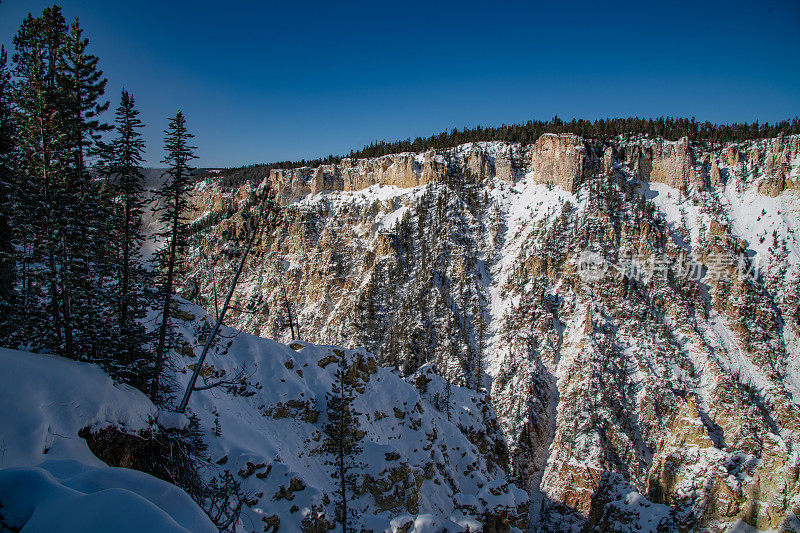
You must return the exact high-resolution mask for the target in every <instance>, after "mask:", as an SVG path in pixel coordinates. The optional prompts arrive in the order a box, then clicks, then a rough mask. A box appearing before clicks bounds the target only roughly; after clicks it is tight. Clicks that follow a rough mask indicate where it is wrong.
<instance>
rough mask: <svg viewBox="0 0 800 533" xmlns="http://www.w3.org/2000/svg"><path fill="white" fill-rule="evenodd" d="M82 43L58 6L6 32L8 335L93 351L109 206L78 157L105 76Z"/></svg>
mask: <svg viewBox="0 0 800 533" xmlns="http://www.w3.org/2000/svg"><path fill="white" fill-rule="evenodd" d="M87 46H88V41H87V40H86V39H84V38H83V37H82V36H81V32H80V28H79V26H78V24H77V21H76V22H75V23H74V24H73V26H72V30H71V31H70V29H69V28H68V27H67V25H66V22H65V21H64V17H63V15H62V14H61V10H60V9H59V8H58V7H57V6H53V7H49V8H47V9H45V10H44V12H43V13H42V15H41V16H40V17H38V18H33V17H32V16H31V15H29V16H28V17H27V18H26V19H25V20H24V21H23V23H22V26H21V27H20V30H19V32H18V33H17V35H16V36H15V38H14V47H15V53H14V57H13V62H14V75H15V76H14V78H15V81H14V89H13V103H14V117H13V118H14V123H15V130H14V137H13V139H14V145H15V147H16V150H17V153H16V156H17V157H16V158H15V162H16V165H15V170H14V173H15V177H16V179H15V186H14V189H13V190H14V200H13V210H14V212H15V213H17V214H18V217H17V220H15V223H14V230H13V232H12V240H13V242H14V244H15V245H16V248H17V250H19V254H18V262H19V267H18V269H17V270H18V272H19V279H18V282H19V285H20V290H19V293H20V294H19V295H18V297H17V305H16V310H17V313H16V314H17V315H18V316H19V323H20V324H22V325H23V326H22V327H21V328H18V338H17V341H16V343H17V344H20V343H24V344H25V345H27V347H28V348H30V349H37V350H38V349H44V350H50V351H54V352H57V353H60V354H62V355H64V356H66V357H72V358H92V359H98V354H101V353H106V352H107V350H105V348H108V347H109V341H110V339H111V338H113V331H112V330H110V329H109V328H108V324H107V317H108V312H107V305H106V304H107V297H106V293H107V291H106V290H105V287H106V286H107V284H108V282H110V281H111V280H110V279H109V278H108V276H107V274H106V272H107V268H106V266H107V258H108V241H107V239H106V236H107V235H108V228H107V224H108V219H109V217H108V207H109V204H108V202H107V198H106V197H105V196H104V195H103V194H102V190H101V188H100V187H99V186H98V185H97V184H96V182H95V181H94V180H92V178H91V176H90V175H89V172H88V171H87V170H86V165H87V158H90V157H92V156H93V155H94V154H95V153H96V152H95V150H96V148H97V132H100V131H103V130H105V129H107V128H108V127H107V126H106V125H104V124H102V123H100V122H99V120H98V118H97V114H98V113H101V112H102V111H103V109H104V108H105V105H106V104H101V103H99V102H98V100H99V98H100V97H101V96H102V93H103V89H104V86H105V81H104V80H102V79H101V78H102V72H100V71H99V70H98V69H97V58H96V57H94V56H92V55H90V54H88V53H87V52H86V48H87ZM76 65H78V66H80V68H77V67H76ZM12 342H15V341H13V340H12ZM98 362H103V361H98Z"/></svg>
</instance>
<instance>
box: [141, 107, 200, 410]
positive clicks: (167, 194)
mask: <svg viewBox="0 0 800 533" xmlns="http://www.w3.org/2000/svg"><path fill="white" fill-rule="evenodd" d="M193 137H194V135H192V134H191V133H189V132H188V131H187V129H186V117H185V116H184V115H183V113H182V112H180V111H178V113H177V114H176V115H175V116H174V117H173V118H172V119H170V122H169V127H168V128H167V130H166V131H165V132H164V151H165V152H166V154H167V155H166V156H165V157H164V159H163V161H162V163H165V164H166V165H167V171H166V173H165V175H166V177H167V179H166V181H165V182H164V185H163V186H162V187H161V188H160V189H159V190H158V191H157V193H156V196H157V198H158V200H159V201H160V203H161V205H160V207H159V213H160V216H159V221H160V222H161V223H162V224H163V227H164V231H163V232H162V234H161V235H160V237H161V238H162V239H163V240H164V242H165V246H164V248H163V249H162V250H161V252H160V253H159V257H158V259H159V262H160V264H161V268H162V270H163V271H164V274H163V279H162V283H161V297H162V298H163V307H162V309H161V313H162V314H161V325H160V327H159V330H158V344H157V346H156V353H155V365H154V369H153V378H152V382H151V388H150V398H151V399H152V400H153V401H154V402H163V401H164V398H163V397H162V392H163V391H162V390H161V388H162V387H161V385H162V383H161V374H162V373H163V371H164V364H165V358H166V351H167V334H168V333H169V332H170V308H171V305H172V291H173V283H174V281H175V277H176V275H177V274H178V270H179V268H180V261H181V258H182V256H183V255H184V252H185V247H186V235H187V229H188V223H187V219H186V209H187V208H188V193H189V188H190V187H191V185H192V183H191V177H192V175H193V174H194V170H195V169H194V168H192V167H190V166H189V163H190V162H191V160H192V159H195V158H196V157H197V156H196V155H195V153H194V150H195V147H194V146H190V145H189V142H190V139H192V138H193Z"/></svg>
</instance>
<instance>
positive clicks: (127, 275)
mask: <svg viewBox="0 0 800 533" xmlns="http://www.w3.org/2000/svg"><path fill="white" fill-rule="evenodd" d="M143 127H144V124H142V122H141V120H139V111H138V110H137V109H136V108H135V105H134V99H133V97H132V96H131V95H130V94H129V93H128V91H126V90H125V89H123V90H122V96H121V98H120V104H119V107H117V110H116V136H115V138H114V139H113V141H112V143H111V145H110V147H108V148H109V153H108V154H107V156H108V161H107V162H106V165H107V166H106V172H107V173H108V177H109V179H110V180H111V182H112V183H113V187H114V196H115V211H114V224H113V240H114V252H115V264H116V269H115V270H116V271H115V273H114V275H115V278H116V279H117V294H116V302H115V304H116V305H115V321H116V326H117V328H118V329H119V342H118V345H119V346H118V349H117V353H118V355H119V360H120V363H122V366H123V369H122V371H123V373H124V374H125V375H124V376H120V377H121V378H122V379H124V380H125V381H128V382H130V383H132V384H134V385H137V386H139V387H141V388H143V387H144V382H145V381H146V379H147V378H146V377H145V366H146V361H145V349H144V345H145V343H146V338H145V332H144V327H143V325H142V324H141V319H143V318H144V316H145V313H146V307H147V303H148V296H149V294H148V287H149V281H150V276H149V275H148V272H147V270H146V269H145V268H144V265H143V264H142V254H141V246H142V243H143V242H144V235H143V234H142V215H143V214H144V210H145V205H146V197H145V191H144V186H143V182H144V176H143V175H142V172H141V166H140V165H141V163H142V161H143V160H144V157H143V153H144V149H145V144H144V140H143V139H142V138H141V133H140V132H139V130H140V129H142V128H143Z"/></svg>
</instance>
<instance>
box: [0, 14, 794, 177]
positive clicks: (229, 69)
mask: <svg viewBox="0 0 800 533" xmlns="http://www.w3.org/2000/svg"><path fill="white" fill-rule="evenodd" d="M50 4H51V2H44V1H40V0H2V3H0V42H2V43H4V44H5V45H6V46H7V47H8V46H9V44H10V42H11V39H12V37H13V35H14V33H16V30H17V28H18V26H19V23H20V21H21V20H22V18H23V17H24V15H25V14H27V13H28V12H33V13H34V14H39V13H41V10H42V8H43V7H45V6H46V5H50ZM60 5H61V6H62V8H63V10H64V14H65V16H66V17H67V18H68V19H71V18H74V17H76V16H77V17H78V18H80V20H81V24H82V26H83V27H84V30H85V33H86V35H87V36H88V37H89V38H90V40H91V45H90V46H91V49H92V50H93V51H94V53H95V54H97V55H99V56H100V58H101V67H102V68H103V70H104V71H105V75H106V76H107V77H108V79H109V85H108V92H107V96H108V97H109V99H110V100H111V104H112V107H113V106H115V105H116V104H117V101H118V98H119V91H120V89H121V88H122V87H123V86H125V87H126V88H127V89H128V90H129V91H130V92H132V94H133V95H134V97H135V98H136V101H137V104H138V107H139V108H140V110H141V112H142V118H143V119H144V121H145V122H146V124H147V128H146V129H147V131H146V139H147V143H148V162H149V163H150V164H153V165H156V164H157V163H158V161H159V159H161V157H162V146H161V144H162V143H161V134H162V131H163V130H164V128H165V127H166V124H167V117H168V116H169V115H173V114H174V113H175V111H176V110H177V109H178V108H180V109H182V110H183V112H184V113H185V114H186V115H187V117H188V123H189V127H190V129H191V130H192V131H193V132H194V133H195V134H196V139H195V140H196V144H197V146H198V154H199V156H200V159H199V161H198V164H199V165H201V166H230V165H239V164H247V163H256V162H267V161H276V160H287V159H290V160H294V159H300V158H306V159H310V158H314V157H318V156H324V155H327V154H330V153H343V152H347V151H349V150H350V149H351V148H356V149H357V148H360V147H361V146H363V145H364V144H367V143H369V142H370V141H372V140H376V139H387V140H395V139H401V138H406V137H409V136H411V137H413V136H417V135H430V134H432V133H438V132H440V131H442V130H445V129H450V128H452V127H459V128H460V127H463V126H474V125H478V124H482V125H498V124H501V123H508V124H510V123H515V122H524V121H526V120H528V119H531V118H535V119H548V118H551V117H552V116H553V115H555V114H557V115H558V116H560V117H561V118H564V119H569V118H572V117H578V118H581V117H582V118H588V119H593V118H600V117H606V116H631V115H636V116H648V117H649V116H659V115H672V116H686V117H690V116H695V117H697V119H698V120H711V121H714V122H729V121H740V122H741V121H753V120H759V121H760V122H765V121H770V122H774V121H776V120H781V119H784V118H789V117H790V116H795V115H798V114H800V41H798V36H799V35H800V1H798V0H763V1H753V2H742V1H736V0H729V1H725V2H722V1H720V2H717V1H705V0H698V1H695V2H583V1H578V0H572V1H557V0H556V1H553V0H549V1H548V2H542V3H538V2H520V3H511V2H509V3H504V2H481V3H470V2H466V1H462V2H454V3H445V2H437V1H435V0H429V1H427V2H420V3H417V2H409V1H405V2H381V1H373V2H368V3H349V2H335V1H333V2H331V1H326V2H299V1H283V2H257V1H241V2H235V1H228V2H219V1H215V2H211V1H204V0H195V1H182V0H174V1H173V0H161V1H150V0H140V1H137V2H133V1H129V2H122V1H115V0H83V1H80V0H64V1H63V2H61V3H60Z"/></svg>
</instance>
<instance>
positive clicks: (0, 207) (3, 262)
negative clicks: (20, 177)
mask: <svg viewBox="0 0 800 533" xmlns="http://www.w3.org/2000/svg"><path fill="white" fill-rule="evenodd" d="M13 136H14V130H13V122H12V121H11V75H10V73H9V71H8V54H7V53H6V50H5V48H4V47H2V46H0V316H3V317H5V318H4V320H3V322H2V323H1V324H0V338H2V339H3V341H2V342H3V343H5V342H7V339H8V338H9V335H10V334H11V333H12V332H13V331H14V330H15V329H16V328H17V324H16V320H15V319H16V316H15V315H16V313H15V307H16V294H15V291H14V284H15V280H16V272H15V270H16V265H15V262H16V257H15V254H14V247H13V245H12V234H11V227H12V219H13V216H14V209H13V206H12V188H13V185H14V180H13V167H14V161H13V157H14V141H13Z"/></svg>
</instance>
